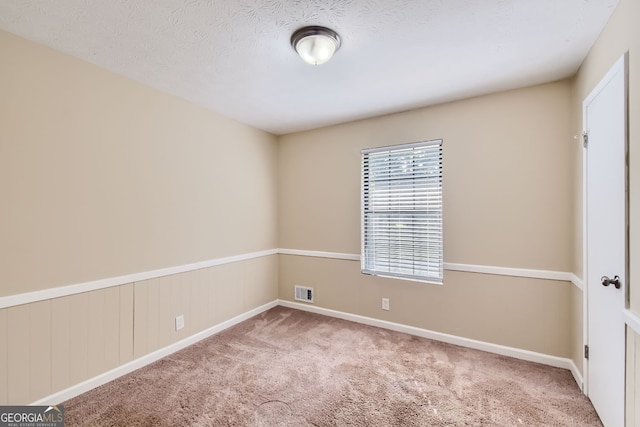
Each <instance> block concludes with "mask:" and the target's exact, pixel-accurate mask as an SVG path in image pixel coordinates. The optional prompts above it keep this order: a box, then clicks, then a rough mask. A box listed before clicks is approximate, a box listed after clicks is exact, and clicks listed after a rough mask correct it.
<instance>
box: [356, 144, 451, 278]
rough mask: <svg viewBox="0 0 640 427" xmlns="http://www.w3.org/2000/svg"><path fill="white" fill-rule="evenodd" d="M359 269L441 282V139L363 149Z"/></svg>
mask: <svg viewBox="0 0 640 427" xmlns="http://www.w3.org/2000/svg"><path fill="white" fill-rule="evenodd" d="M362 254H363V256H362V272H363V273H366V274H374V275H389V276H394V277H401V278H410V279H418V280H429V281H435V282H438V283H442V271H443V248H442V141H441V140H438V141H428V142H424V143H414V144H408V145H403V146H400V147H399V148H397V147H387V148H386V149H385V148H384V147H381V148H376V149H371V150H363V151H362Z"/></svg>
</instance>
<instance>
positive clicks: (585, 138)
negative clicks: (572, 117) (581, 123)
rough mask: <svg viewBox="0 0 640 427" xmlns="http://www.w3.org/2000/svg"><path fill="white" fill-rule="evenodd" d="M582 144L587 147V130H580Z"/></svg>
mask: <svg viewBox="0 0 640 427" xmlns="http://www.w3.org/2000/svg"><path fill="white" fill-rule="evenodd" d="M582 146H583V147H584V148H589V132H587V131H584V132H582Z"/></svg>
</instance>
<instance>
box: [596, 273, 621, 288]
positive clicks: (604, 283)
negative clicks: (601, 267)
mask: <svg viewBox="0 0 640 427" xmlns="http://www.w3.org/2000/svg"><path fill="white" fill-rule="evenodd" d="M600 283H602V286H609V285H613V286H615V287H616V289H620V286H622V284H621V283H620V276H613V279H609V278H608V277H607V276H602V277H601V278H600Z"/></svg>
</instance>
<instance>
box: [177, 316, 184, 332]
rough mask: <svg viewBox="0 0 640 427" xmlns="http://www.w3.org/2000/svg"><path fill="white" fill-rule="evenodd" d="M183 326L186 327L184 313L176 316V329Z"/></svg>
mask: <svg viewBox="0 0 640 427" xmlns="http://www.w3.org/2000/svg"><path fill="white" fill-rule="evenodd" d="M182 328H184V314H181V315H180V316H176V331H179V330H180V329H182Z"/></svg>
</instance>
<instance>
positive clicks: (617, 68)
mask: <svg viewBox="0 0 640 427" xmlns="http://www.w3.org/2000/svg"><path fill="white" fill-rule="evenodd" d="M628 58H629V52H628V51H627V52H625V53H624V54H623V55H622V56H621V57H620V58H618V60H617V61H616V62H615V63H614V64H613V66H611V68H610V69H609V70H608V71H607V73H606V74H605V75H604V77H602V79H601V80H600V81H599V82H598V84H597V85H596V86H595V87H594V88H593V89H592V90H591V92H589V95H587V97H586V98H585V99H584V100H583V101H582V136H583V138H584V135H588V134H589V129H587V108H586V106H587V105H589V104H590V103H591V101H593V99H594V98H595V97H596V96H597V95H598V94H599V93H600V92H601V91H602V89H604V88H605V87H606V86H607V85H608V84H609V83H610V82H611V80H612V79H613V77H614V76H615V75H617V74H618V73H619V72H622V73H623V78H624V118H623V120H624V152H625V162H624V169H625V172H624V176H625V183H624V185H625V200H624V211H625V212H624V217H625V233H624V238H625V242H624V247H625V248H624V255H625V260H624V269H625V279H626V283H625V287H624V292H625V295H624V307H623V308H622V310H625V309H628V308H629V286H628V284H629V60H628ZM587 155H588V149H584V147H583V149H582V280H583V283H582V285H583V286H582V295H583V296H582V325H583V326H582V344H583V348H584V346H585V345H589V308H588V307H589V306H588V302H589V300H588V298H589V283H588V276H587V267H588V266H587V264H588V258H587V253H588V247H587V243H588V238H587V234H588V232H587V179H586V178H587V174H588V170H587V169H588V168H587ZM625 352H626V342H625ZM625 372H626V363H625ZM582 375H583V383H582V392H583V393H584V394H585V395H587V396H588V395H589V359H586V358H585V357H584V353H583V357H582ZM625 396H626V390H625ZM625 400H626V399H625ZM625 411H626V405H625Z"/></svg>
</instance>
